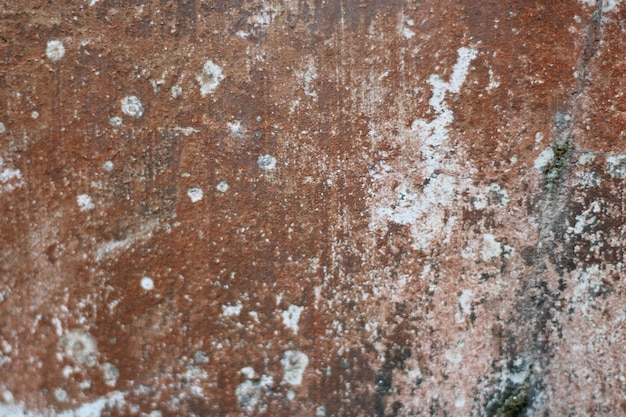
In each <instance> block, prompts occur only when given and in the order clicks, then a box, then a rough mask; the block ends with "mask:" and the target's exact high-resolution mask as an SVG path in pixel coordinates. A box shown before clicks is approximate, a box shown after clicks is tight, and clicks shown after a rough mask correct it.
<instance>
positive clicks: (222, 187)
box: [215, 181, 229, 193]
mask: <svg viewBox="0 0 626 417" xmlns="http://www.w3.org/2000/svg"><path fill="white" fill-rule="evenodd" d="M215 188H217V191H220V192H222V193H225V192H226V191H228V188H229V187H228V183H227V182H226V181H220V182H219V183H218V184H217V187H215Z"/></svg>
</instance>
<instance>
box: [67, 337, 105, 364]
mask: <svg viewBox="0 0 626 417" xmlns="http://www.w3.org/2000/svg"><path fill="white" fill-rule="evenodd" d="M59 343H60V346H61V347H62V348H63V351H64V353H65V356H66V357H67V358H69V359H71V360H72V361H74V363H75V364H77V365H84V366H89V367H91V366H94V365H95V364H96V358H97V355H98V350H97V347H96V340H95V339H94V338H93V337H92V336H91V335H90V334H89V333H85V332H82V331H79V330H73V331H71V332H69V333H67V334H66V335H65V337H64V338H62V339H61V341H60V342H59Z"/></svg>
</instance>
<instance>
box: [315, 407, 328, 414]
mask: <svg viewBox="0 0 626 417" xmlns="http://www.w3.org/2000/svg"><path fill="white" fill-rule="evenodd" d="M325 416H326V407H324V406H323V405H320V406H319V407H317V408H316V409H315V417H325Z"/></svg>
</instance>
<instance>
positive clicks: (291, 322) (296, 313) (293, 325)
mask: <svg viewBox="0 0 626 417" xmlns="http://www.w3.org/2000/svg"><path fill="white" fill-rule="evenodd" d="M302 310H304V308H303V307H300V306H297V305H293V304H292V305H290V306H289V308H287V310H284V311H283V312H282V316H283V324H284V325H285V327H288V328H289V329H291V330H292V331H293V332H294V333H295V334H298V321H300V314H301V313H302Z"/></svg>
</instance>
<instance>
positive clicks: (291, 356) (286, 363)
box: [280, 350, 309, 385]
mask: <svg viewBox="0 0 626 417" xmlns="http://www.w3.org/2000/svg"><path fill="white" fill-rule="evenodd" d="M280 363H281V364H282V365H283V369H284V375H283V381H284V382H286V383H287V384H289V385H300V384H302V378H303V376H304V371H305V370H306V367H307V366H308V364H309V358H308V357H307V356H306V355H305V354H304V353H302V352H300V351H298V350H288V351H286V352H285V353H284V354H283V357H282V359H281V360H280Z"/></svg>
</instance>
